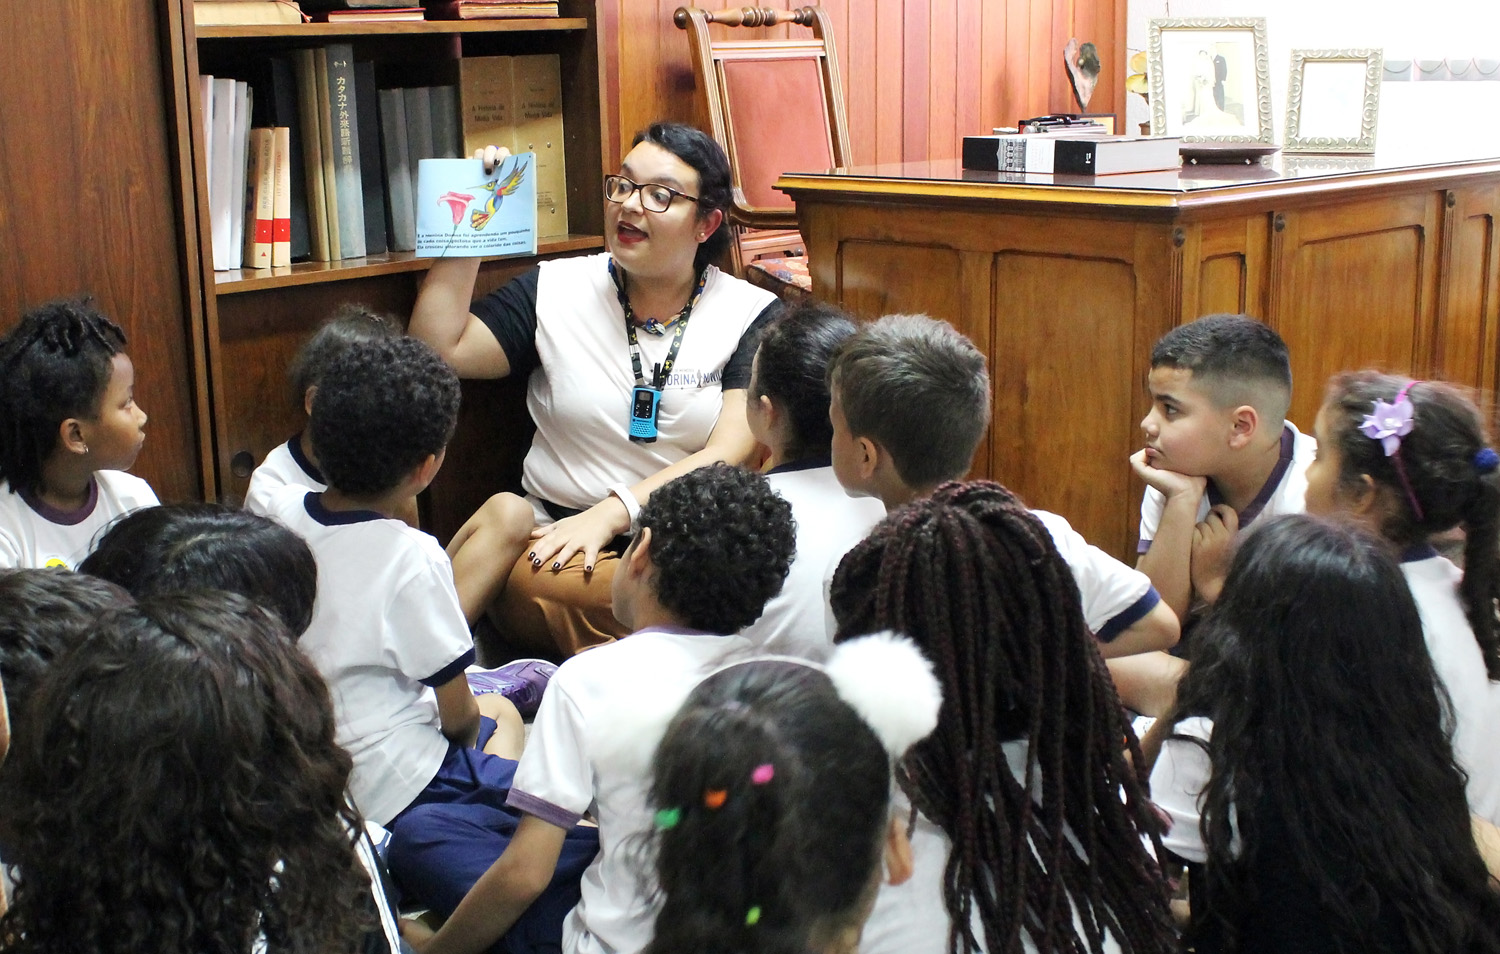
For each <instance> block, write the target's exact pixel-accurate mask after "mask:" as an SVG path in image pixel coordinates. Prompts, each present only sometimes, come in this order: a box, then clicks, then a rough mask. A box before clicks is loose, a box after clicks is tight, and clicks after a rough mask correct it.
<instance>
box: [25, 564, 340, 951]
mask: <svg viewBox="0 0 1500 954" xmlns="http://www.w3.org/2000/svg"><path fill="white" fill-rule="evenodd" d="M32 701H33V703H34V706H35V711H37V712H47V713H49V714H50V718H46V719H30V720H28V721H27V723H26V725H24V726H20V727H18V728H19V730H20V731H18V732H17V733H16V737H15V740H14V745H13V748H12V750H11V755H10V759H9V761H7V762H6V765H5V774H6V776H7V784H6V785H5V786H3V787H0V839H3V844H4V845H5V851H6V859H5V860H6V861H7V862H9V863H12V864H14V865H16V870H17V871H18V872H19V877H18V879H17V886H16V892H15V896H14V898H13V903H12V905H11V908H10V911H9V912H7V913H6V915H5V916H4V917H3V919H0V951H5V952H7V954H9V952H27V954H30V952H47V954H53V952H60V951H94V952H100V954H109V952H119V954H134V952H137V951H144V950H150V951H158V952H163V954H204V952H209V951H214V952H222V954H230V952H242V954H248V952H250V951H251V950H252V949H253V947H254V944H255V942H256V938H257V937H258V936H264V938H265V941H266V945H267V948H268V950H269V951H271V952H273V954H276V952H299V954H300V952H306V954H315V952H316V954H323V952H339V951H350V950H353V949H355V948H357V947H358V945H359V943H360V941H361V930H362V928H363V927H364V917H363V915H362V914H361V912H362V911H364V910H365V908H364V907H363V904H362V896H363V895H364V894H365V893H367V892H368V878H367V876H366V875H365V874H364V871H363V869H362V868H361V867H360V863H359V861H358V859H357V857H356V854H355V850H354V839H355V838H356V837H357V833H358V831H359V829H360V827H361V826H362V824H363V822H361V821H360V819H359V816H358V814H357V813H356V812H355V811H354V809H353V808H352V807H350V805H349V803H348V801H347V800H346V799H345V795H344V791H345V786H346V785H347V783H348V779H349V773H350V770H351V762H350V759H349V756H348V754H346V753H345V752H344V751H343V749H341V748H339V746H338V745H337V744H336V743H335V742H334V717H333V705H332V702H331V700H330V698H329V695H328V689H327V687H326V685H325V684H324V682H323V680H322V678H321V677H320V676H319V675H318V672H317V670H316V669H314V668H313V666H312V664H311V663H310V662H308V661H307V659H305V658H304V657H303V656H302V654H301V653H300V652H298V650H297V649H296V647H295V645H294V644H293V642H292V640H291V638H290V637H289V636H288V635H287V633H286V630H285V628H284V627H283V626H282V625H281V623H280V622H279V621H278V620H276V618H275V617H274V616H272V615H271V614H270V613H267V612H265V611H263V610H260V609H259V608H257V607H256V606H255V605H254V604H252V603H250V602H249V601H248V600H245V599H243V598H242V597H238V596H233V595H231V594H228V593H198V594H181V595H177V596H172V597H157V598H153V599H150V600H144V601H142V602H141V603H140V604H138V605H137V606H134V607H129V608H126V609H120V610H116V611H112V612H109V613H106V614H105V615H104V616H103V617H101V619H100V622H99V624H98V626H97V628H96V630H95V631H94V634H93V636H92V637H91V639H90V640H89V643H88V645H87V648H86V650H78V651H75V652H72V653H70V654H69V655H67V656H66V657H64V658H63V659H62V660H61V661H59V662H58V663H57V664H56V665H55V666H54V667H53V668H52V669H51V670H50V671H49V672H48V673H47V675H46V676H45V677H44V678H43V680H42V683H41V685H40V686H38V687H37V690H36V693H35V695H34V696H33V699H32Z"/></svg>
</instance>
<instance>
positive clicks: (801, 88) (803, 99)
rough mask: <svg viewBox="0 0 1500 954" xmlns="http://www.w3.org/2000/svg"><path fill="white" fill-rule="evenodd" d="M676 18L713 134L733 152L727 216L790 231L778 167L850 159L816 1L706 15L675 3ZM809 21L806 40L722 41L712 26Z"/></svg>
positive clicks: (829, 43) (807, 167)
mask: <svg viewBox="0 0 1500 954" xmlns="http://www.w3.org/2000/svg"><path fill="white" fill-rule="evenodd" d="M672 20H673V22H674V23H676V24H677V26H678V27H679V28H680V29H683V30H686V31H687V32H688V37H689V40H690V41H691V46H692V54H693V70H694V72H695V74H696V75H697V78H698V88H699V90H700V91H701V95H702V96H703V98H704V105H705V106H706V109H707V113H708V117H709V124H710V127H711V129H710V132H711V133H712V134H713V137H714V138H715V139H716V140H718V142H719V144H720V145H721V146H723V147H724V151H725V152H726V153H728V154H729V168H730V171H731V172H732V174H733V177H734V206H733V208H732V209H731V210H730V217H729V218H730V221H731V222H732V223H734V224H735V225H739V226H748V227H750V228H758V229H768V228H770V229H774V228H796V225H797V216H796V209H795V207H794V206H793V205H792V201H791V199H790V198H788V197H787V195H786V194H785V193H783V192H779V191H777V190H776V188H775V185H776V180H777V179H778V178H779V177H780V176H781V174H782V173H783V172H808V171H821V170H823V169H827V168H830V167H833V166H846V165H848V164H849V123H848V119H847V118H846V114H845V112H844V90H843V84H842V81H841V80H840V78H839V64H838V56H837V55H836V54H835V52H834V46H833V27H832V24H831V23H830V22H829V20H828V15H827V14H826V13H825V12H824V11H823V9H822V8H821V7H802V8H801V9H798V10H772V9H766V8H757V7H740V8H737V9H733V10H719V11H714V12H709V11H705V10H698V9H695V8H692V7H679V8H678V9H677V12H676V13H675V14H674V15H673V17H672ZM714 23H717V24H721V25H724V26H745V27H761V26H775V25H776V24H778V23H796V24H800V25H802V26H808V27H812V32H813V35H812V39H807V40H800V39H799V40H770V39H758V40H718V39H715V38H713V37H712V36H710V34H709V25H710V24H714Z"/></svg>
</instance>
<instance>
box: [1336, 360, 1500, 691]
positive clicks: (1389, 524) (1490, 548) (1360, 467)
mask: <svg viewBox="0 0 1500 954" xmlns="http://www.w3.org/2000/svg"><path fill="white" fill-rule="evenodd" d="M1403 388H1405V389H1406V399H1407V400H1409V401H1411V404H1412V411H1413V413H1412V428H1411V432H1410V433H1408V434H1406V435H1405V436H1403V437H1402V438H1401V447H1400V449H1399V450H1398V451H1397V453H1398V454H1399V457H1400V461H1399V462H1400V466H1401V468H1402V470H1404V472H1405V480H1406V481H1407V482H1408V483H1409V484H1410V487H1411V491H1410V495H1408V493H1407V489H1406V488H1407V484H1406V483H1403V482H1402V480H1403V478H1402V472H1401V471H1398V470H1397V469H1396V465H1397V458H1396V457H1388V456H1386V453H1385V448H1384V446H1383V444H1382V443H1381V441H1379V440H1376V439H1374V438H1370V437H1366V436H1365V435H1364V433H1363V432H1362V431H1361V430H1360V429H1359V427H1360V425H1361V424H1362V423H1363V422H1364V419H1365V417H1366V415H1368V414H1370V413H1372V412H1373V411H1374V408H1375V402H1376V401H1383V402H1386V403H1390V402H1393V401H1395V399H1396V396H1397V395H1398V394H1399V393H1400V392H1401V390H1402V389H1403ZM1324 406H1325V407H1326V408H1327V409H1328V411H1329V422H1328V423H1329V425H1330V427H1331V428H1332V430H1333V434H1332V437H1333V439H1334V440H1335V441H1336V442H1337V443H1338V449H1339V457H1340V458H1341V459H1342V467H1341V468H1340V470H1341V472H1340V474H1339V478H1340V481H1341V482H1342V483H1343V484H1345V485H1346V486H1349V487H1354V488H1357V487H1358V486H1359V484H1360V478H1361V477H1362V476H1363V475H1365V474H1368V475H1369V476H1370V477H1371V478H1372V479H1374V481H1375V482H1376V483H1377V484H1381V485H1384V486H1385V487H1386V488H1387V489H1388V496H1389V498H1390V500H1391V501H1392V503H1393V504H1394V506H1392V507H1391V508H1389V511H1388V513H1387V516H1386V518H1385V521H1384V523H1383V525H1382V526H1381V528H1380V532H1381V534H1382V535H1383V536H1384V537H1385V538H1386V539H1388V540H1390V541H1391V542H1392V543H1394V544H1396V545H1397V546H1398V547H1409V546H1413V545H1415V544H1418V543H1423V542H1425V541H1426V540H1427V539H1428V538H1429V537H1430V536H1432V535H1433V534H1435V533H1441V532H1443V531H1444V530H1449V529H1452V528H1453V527H1456V526H1461V527H1463V529H1464V577H1463V583H1462V585H1461V586H1460V587H1459V593H1460V595H1461V596H1462V597H1463V600H1464V605H1465V607H1466V609H1467V611H1468V617H1469V625H1470V627H1472V628H1473V630H1474V639H1475V640H1476V641H1478V643H1479V648H1480V650H1481V651H1482V652H1483V653H1484V664H1485V668H1486V669H1488V670H1489V674H1490V678H1491V679H1497V680H1500V633H1497V631H1496V623H1495V600H1496V598H1497V597H1500V470H1497V469H1496V468H1495V465H1494V464H1488V466H1487V469H1486V467H1485V466H1481V464H1482V463H1483V462H1484V461H1483V458H1482V457H1479V456H1478V455H1479V454H1480V451H1481V450H1484V449H1486V448H1488V447H1489V438H1488V436H1487V435H1486V433H1485V426H1484V420H1483V418H1482V417H1481V416H1480V413H1479V409H1478V408H1477V407H1475V405H1474V402H1473V401H1472V400H1471V399H1470V398H1469V397H1468V395H1466V394H1465V393H1464V392H1463V391H1462V390H1460V389H1459V388H1457V387H1455V386H1454V385H1451V384H1447V383H1444V382H1442V381H1417V382H1412V381H1411V380H1410V379H1409V378H1402V377H1396V376H1394V375H1389V374H1381V373H1379V372H1377V371H1355V372H1346V373H1344V374H1340V375H1338V376H1337V377H1335V378H1334V379H1333V381H1332V382H1330V383H1329V386H1328V397H1327V399H1326V401H1325V403H1324ZM1492 453H1493V452H1492ZM1412 497H1415V498H1416V502H1417V503H1418V504H1419V505H1420V506H1421V510H1422V513H1421V516H1420V517H1419V516H1418V515H1417V512H1416V511H1415V510H1414V509H1413V507H1412V502H1411V498H1412Z"/></svg>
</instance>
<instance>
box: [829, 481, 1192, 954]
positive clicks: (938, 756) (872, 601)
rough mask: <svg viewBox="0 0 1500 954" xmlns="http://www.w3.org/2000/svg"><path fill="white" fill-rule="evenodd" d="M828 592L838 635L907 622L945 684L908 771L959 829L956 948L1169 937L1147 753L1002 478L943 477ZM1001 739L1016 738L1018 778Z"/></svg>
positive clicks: (1046, 550)
mask: <svg viewBox="0 0 1500 954" xmlns="http://www.w3.org/2000/svg"><path fill="white" fill-rule="evenodd" d="M831 600H832V604H833V612H834V616H835V618H836V619H837V621H838V631H837V634H836V635H835V637H834V641H835V642H842V641H843V640H846V639H849V638H852V637H854V636H856V635H858V634H861V633H867V632H872V631H875V630H881V629H890V630H894V631H896V632H900V633H905V634H907V635H908V636H910V637H911V638H912V640H913V641H915V642H916V644H917V645H918V646H919V647H920V648H921V649H922V650H923V651H924V652H925V653H926V655H927V656H928V657H929V658H930V659H932V660H933V662H934V664H935V666H936V670H937V676H938V679H939V681H940V682H941V683H942V687H943V706H942V709H941V710H940V713H939V715H938V727H937V731H935V732H933V733H932V735H930V736H928V737H927V738H926V739H925V740H923V741H921V742H919V743H917V744H916V745H915V746H913V748H912V750H911V752H910V753H909V754H908V755H907V757H906V759H905V761H904V763H903V767H904V769H905V777H904V778H903V779H902V785H903V787H904V788H905V789H906V790H907V792H908V793H909V794H910V796H911V798H912V802H913V804H914V805H915V806H916V807H917V808H919V809H921V811H922V812H923V813H924V814H925V815H926V816H927V817H928V818H930V819H931V820H932V821H933V822H935V823H936V824H938V825H939V826H941V827H942V829H943V831H944V832H946V833H947V834H948V837H949V838H950V839H951V841H952V845H953V847H952V850H951V851H950V853H949V856H948V864H947V868H946V870H945V872H944V877H943V895H944V901H945V903H946V905H947V909H948V915H949V921H950V927H949V932H950V933H949V937H948V946H949V950H950V951H953V952H955V954H956V952H959V951H972V950H977V949H979V946H980V945H983V948H984V949H985V950H989V951H1009V950H1017V949H1018V948H1019V944H1020V942H1019V941H1018V938H1019V937H1021V936H1022V935H1023V934H1024V935H1026V936H1028V937H1029V938H1030V941H1031V943H1032V944H1034V945H1035V946H1036V950H1037V951H1038V952H1039V954H1052V952H1063V951H1082V950H1088V951H1094V952H1098V951H1102V950H1103V937H1104V934H1105V932H1108V933H1109V935H1111V936H1112V937H1113V938H1114V939H1115V940H1116V941H1117V942H1118V943H1119V944H1120V945H1121V946H1122V947H1123V948H1124V949H1125V950H1128V951H1137V952H1147V951H1150V952H1155V951H1166V950H1170V949H1172V948H1173V947H1174V944H1175V941H1174V934H1173V930H1172V922H1171V918H1170V916H1169V914H1168V909H1167V892H1166V887H1165V882H1164V881H1163V878H1162V875H1161V872H1160V870H1159V868H1158V866H1157V864H1156V862H1155V861H1154V860H1153V859H1152V856H1151V854H1150V849H1148V848H1147V847H1146V845H1145V844H1143V840H1144V841H1149V844H1150V845H1151V847H1152V848H1154V849H1155V850H1156V852H1157V856H1158V857H1159V856H1160V851H1161V848H1160V841H1159V837H1158V823H1157V821H1156V818H1155V816H1154V814H1153V812H1152V809H1151V807H1150V805H1149V803H1148V802H1147V800H1146V780H1145V778H1144V773H1143V772H1142V770H1140V769H1138V768H1134V767H1132V766H1142V765H1144V762H1143V760H1142V758H1141V755H1140V750H1139V747H1138V745H1137V743H1136V740H1135V734H1134V733H1133V732H1132V731H1131V729H1130V726H1129V724H1128V723H1127V721H1126V720H1125V717H1124V714H1123V710H1122V709H1121V707H1120V703H1119V700H1118V699H1117V697H1116V695H1115V691H1114V686H1113V684H1112V683H1111V681H1110V677H1109V673H1108V671H1107V670H1106V669H1105V667H1104V662H1103V660H1102V659H1101V658H1100V656H1099V651H1098V649H1097V648H1096V647H1095V644H1094V638H1093V636H1092V634H1091V633H1090V632H1089V629H1088V626H1087V624H1085V622H1084V619H1083V608H1082V605H1081V602H1080V598H1079V595H1078V587H1077V584H1076V583H1075V582H1074V580H1073V577H1072V574H1071V573H1070V571H1069V569H1068V564H1067V563H1066V562H1064V561H1063V559H1062V557H1061V556H1060V555H1059V554H1058V552H1057V548H1056V546H1055V545H1054V543H1053V542H1052V537H1051V536H1050V535H1049V534H1048V532H1047V530H1046V528H1045V527H1044V526H1043V525H1042V523H1041V522H1040V521H1039V520H1038V519H1037V518H1036V517H1035V516H1034V515H1033V514H1032V513H1031V512H1030V511H1028V510H1027V509H1026V508H1025V507H1024V506H1023V505H1022V504H1021V502H1020V501H1019V500H1018V499H1017V498H1016V497H1015V496H1014V495H1013V494H1012V493H1011V492H1010V491H1008V490H1006V489H1005V488H1004V487H1001V486H1000V485H999V484H996V483H991V482H988V481H976V482H973V483H947V484H944V485H942V486H941V487H939V488H938V489H937V491H936V492H935V493H934V494H933V495H932V496H931V497H930V498H927V499H923V500H918V501H916V502H915V503H912V504H908V505H907V506H905V507H902V508H901V509H900V510H897V511H895V512H894V513H892V514H891V515H890V516H888V517H887V518H886V519H885V520H884V521H883V522H882V523H880V524H879V525H878V526H876V528H875V529H874V531H872V532H871V534H870V536H869V537H867V538H866V539H865V540H864V541H863V542H861V543H859V544H858V545H856V546H855V547H854V549H853V550H851V551H849V553H848V554H847V555H846V556H845V557H844V560H843V562H842V563H840V564H839V567H838V571H837V572H836V573H835V574H834V578H833V590H832V596H831ZM1007 742H1024V743H1025V745H1026V752H1027V758H1028V768H1027V771H1026V775H1025V777H1024V778H1022V779H1018V778H1016V776H1015V774H1014V773H1013V772H1012V770H1011V768H1010V767H1009V765H1008V763H1007V757H1006V753H1005V751H1004V749H1003V748H1002V746H1003V745H1004V743H1007ZM1127 748H1128V754H1127ZM1070 902H1071V904H1070ZM1074 906H1076V909H1077V914H1078V925H1081V926H1075V922H1074ZM975 915H977V917H975V918H974V920H971V916H975ZM976 923H977V925H978V926H979V930H981V931H982V932H983V933H982V936H976V933H975V929H974V927H972V926H971V925H974V924H976Z"/></svg>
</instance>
